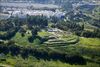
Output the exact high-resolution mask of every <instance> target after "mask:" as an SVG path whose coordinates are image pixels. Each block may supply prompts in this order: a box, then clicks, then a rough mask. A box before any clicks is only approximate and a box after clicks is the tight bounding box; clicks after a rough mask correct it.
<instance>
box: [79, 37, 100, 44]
mask: <svg viewBox="0 0 100 67" xmlns="http://www.w3.org/2000/svg"><path fill="white" fill-rule="evenodd" d="M80 44H84V45H92V46H100V39H99V38H84V37H81V38H80Z"/></svg>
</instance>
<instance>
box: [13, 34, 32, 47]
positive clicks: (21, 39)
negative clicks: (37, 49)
mask: <svg viewBox="0 0 100 67" xmlns="http://www.w3.org/2000/svg"><path fill="white" fill-rule="evenodd" d="M29 36H31V34H25V36H24V37H22V36H21V34H20V33H19V32H17V33H16V35H15V36H14V37H13V38H12V40H14V41H15V42H16V43H17V44H18V45H24V46H25V45H30V46H31V45H34V43H30V42H29V41H28V37H29Z"/></svg>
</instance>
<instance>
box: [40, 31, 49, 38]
mask: <svg viewBox="0 0 100 67" xmlns="http://www.w3.org/2000/svg"><path fill="white" fill-rule="evenodd" d="M38 35H39V36H40V37H45V36H49V35H50V33H49V32H47V31H44V30H42V31H40V32H38Z"/></svg>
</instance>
